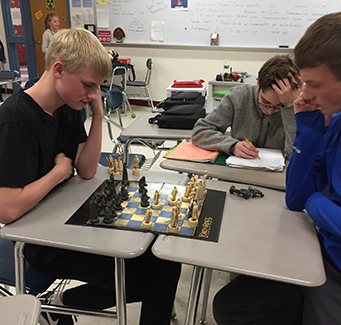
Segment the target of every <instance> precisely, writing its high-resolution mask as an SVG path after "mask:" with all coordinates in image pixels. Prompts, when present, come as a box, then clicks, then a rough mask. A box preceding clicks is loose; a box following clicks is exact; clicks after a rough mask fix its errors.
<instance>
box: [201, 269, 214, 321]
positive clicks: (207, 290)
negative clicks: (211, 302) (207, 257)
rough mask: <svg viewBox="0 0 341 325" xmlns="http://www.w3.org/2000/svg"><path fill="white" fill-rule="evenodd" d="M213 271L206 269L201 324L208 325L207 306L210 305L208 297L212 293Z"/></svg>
mask: <svg viewBox="0 0 341 325" xmlns="http://www.w3.org/2000/svg"><path fill="white" fill-rule="evenodd" d="M212 272H213V270H212V269H207V268H205V270H204V276H203V283H204V288H203V297H202V309H201V316H200V321H199V323H200V324H206V312H207V304H208V295H209V293H210V286H211V279H212Z"/></svg>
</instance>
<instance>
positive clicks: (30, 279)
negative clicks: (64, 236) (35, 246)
mask: <svg viewBox="0 0 341 325" xmlns="http://www.w3.org/2000/svg"><path fill="white" fill-rule="evenodd" d="M55 280H56V279H54V278H50V277H48V276H46V275H44V274H41V273H39V272H37V271H35V270H34V269H33V268H32V267H30V266H29V264H28V263H26V290H28V291H29V292H31V293H34V294H38V293H43V292H45V291H46V290H47V289H48V288H49V287H50V286H51V285H52V284H53V282H54V281H55ZM0 283H1V284H4V285H8V286H15V262H14V244H13V242H12V241H10V240H7V239H3V238H0ZM0 294H2V295H5V296H9V295H10V294H9V292H8V291H7V290H6V289H5V288H4V287H1V286H0Z"/></svg>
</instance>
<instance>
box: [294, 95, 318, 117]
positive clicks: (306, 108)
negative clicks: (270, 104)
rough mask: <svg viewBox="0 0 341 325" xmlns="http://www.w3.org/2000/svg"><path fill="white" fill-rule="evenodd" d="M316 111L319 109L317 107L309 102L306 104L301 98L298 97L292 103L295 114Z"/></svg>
mask: <svg viewBox="0 0 341 325" xmlns="http://www.w3.org/2000/svg"><path fill="white" fill-rule="evenodd" d="M317 109H319V107H318V106H316V105H313V104H311V103H309V102H306V101H305V100H304V99H303V98H302V97H298V98H297V99H296V100H295V101H294V110H295V114H296V113H299V112H312V111H316V110H317Z"/></svg>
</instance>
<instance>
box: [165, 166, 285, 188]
mask: <svg viewBox="0 0 341 325" xmlns="http://www.w3.org/2000/svg"><path fill="white" fill-rule="evenodd" d="M160 167H161V168H164V169H169V170H173V171H178V172H184V173H188V174H195V175H204V173H205V170H207V173H208V176H210V177H213V178H219V179H223V180H227V181H231V182H238V183H246V184H248V185H255V186H263V187H268V188H273V189H277V190H282V191H285V176H286V168H285V169H284V171H283V172H272V171H262V170H252V169H245V168H233V167H227V166H222V165H214V164H210V163H199V162H192V161H183V160H175V159H165V160H163V161H162V162H161V163H160Z"/></svg>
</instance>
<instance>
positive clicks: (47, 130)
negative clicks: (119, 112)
mask: <svg viewBox="0 0 341 325" xmlns="http://www.w3.org/2000/svg"><path fill="white" fill-rule="evenodd" d="M86 139H87V135H86V132H85V129H84V125H83V121H82V117H81V112H80V111H76V110H74V109H72V108H71V107H69V106H67V105H63V106H61V107H59V108H58V110H57V114H56V116H55V117H53V116H51V115H49V114H47V113H46V112H45V111H44V110H43V109H42V108H41V107H40V106H39V105H38V104H37V103H36V102H35V101H34V100H33V99H32V98H31V97H30V96H29V95H28V94H26V93H25V92H24V91H22V90H20V91H19V92H18V93H15V94H13V95H12V96H11V97H9V98H8V99H7V100H6V101H5V103H4V104H3V105H2V106H0V187H21V188H22V187H24V186H26V185H27V184H29V183H31V182H34V181H36V180H38V179H39V178H41V177H43V176H44V175H46V174H47V173H48V172H49V171H51V169H52V168H53V166H54V165H55V163H54V160H55V157H56V156H57V154H59V153H64V154H65V155H66V156H67V157H68V158H70V159H71V160H72V161H74V159H75V157H76V154H77V149H78V144H79V143H82V142H85V141H86Z"/></svg>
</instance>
